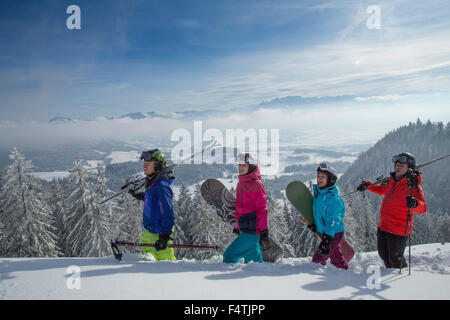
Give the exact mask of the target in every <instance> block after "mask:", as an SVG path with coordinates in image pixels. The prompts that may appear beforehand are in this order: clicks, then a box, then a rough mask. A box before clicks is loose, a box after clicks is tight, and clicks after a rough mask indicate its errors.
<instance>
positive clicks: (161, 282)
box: [0, 244, 450, 300]
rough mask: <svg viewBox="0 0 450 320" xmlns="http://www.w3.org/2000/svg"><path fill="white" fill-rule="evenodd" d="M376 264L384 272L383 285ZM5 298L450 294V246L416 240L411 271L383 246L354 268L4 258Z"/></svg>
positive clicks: (295, 262)
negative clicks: (395, 264) (390, 260)
mask: <svg viewBox="0 0 450 320" xmlns="http://www.w3.org/2000/svg"><path fill="white" fill-rule="evenodd" d="M70 266H76V268H75V269H74V270H75V271H77V268H79V269H78V271H80V276H81V277H79V278H77V273H76V272H74V271H73V270H71V269H70V268H69V267H70ZM371 266H372V267H371ZM370 268H374V270H378V271H379V272H380V286H379V288H376V287H374V286H375V285H376V282H375V279H376V272H375V273H374V272H373V271H371V270H370ZM368 271H369V272H368ZM78 280H79V281H78ZM78 284H79V288H78V287H77V285H78ZM368 285H369V286H368ZM0 299H169V300H178V299H188V300H192V299H194V300H197V299H201V300H216V299H225V300H239V299H243V300H247V299H265V300H278V299H283V300H291V299H295V300H304V299H450V247H449V245H448V244H446V245H441V244H426V245H419V246H413V247H412V274H411V276H408V270H407V269H403V271H402V273H401V274H399V271H398V270H393V269H386V268H384V267H382V262H381V260H380V258H379V257H378V255H377V253H376V252H368V253H357V254H356V255H355V258H354V259H353V260H352V261H351V262H350V267H349V270H347V271H344V270H338V269H336V268H334V267H333V266H332V265H330V264H327V265H326V266H319V265H317V264H314V263H312V262H311V258H289V259H283V260H281V261H279V262H277V263H263V264H258V263H249V264H247V265H245V264H240V263H238V264H223V263H222V262H221V256H217V257H215V258H212V259H209V260H207V261H194V260H181V261H178V262H156V261H153V259H151V258H149V257H143V256H142V255H139V254H124V260H123V261H122V262H118V261H116V260H115V259H114V258H113V257H107V258H0Z"/></svg>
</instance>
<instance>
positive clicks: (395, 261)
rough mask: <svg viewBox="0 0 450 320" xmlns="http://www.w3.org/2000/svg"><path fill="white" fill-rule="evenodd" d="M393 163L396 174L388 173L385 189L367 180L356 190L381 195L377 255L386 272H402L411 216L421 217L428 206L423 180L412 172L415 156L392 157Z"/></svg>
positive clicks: (411, 220)
mask: <svg viewBox="0 0 450 320" xmlns="http://www.w3.org/2000/svg"><path fill="white" fill-rule="evenodd" d="M392 162H393V163H394V164H395V172H391V178H390V180H389V182H388V184H387V185H374V186H370V185H371V184H372V182H371V181H369V180H366V181H363V182H362V183H361V184H360V185H359V186H358V188H357V190H358V191H364V190H369V191H371V192H373V193H376V194H379V195H384V198H383V202H382V203H381V207H380V221H379V225H378V229H377V248H378V254H379V256H380V258H381V259H382V260H383V261H384V264H385V266H386V268H397V269H401V268H404V267H407V263H406V260H405V258H404V256H403V255H404V251H405V248H406V240H407V238H408V237H409V236H410V235H411V232H412V229H413V220H414V212H416V213H418V214H423V213H425V212H426V210H427V206H426V203H425V198H424V193H423V190H422V187H421V183H422V177H421V175H420V172H419V171H416V170H414V169H415V165H416V161H415V158H414V156H413V155H412V154H410V153H408V152H403V153H400V154H398V155H395V156H394V157H392Z"/></svg>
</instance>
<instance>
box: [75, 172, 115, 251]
mask: <svg viewBox="0 0 450 320" xmlns="http://www.w3.org/2000/svg"><path fill="white" fill-rule="evenodd" d="M107 196H108V192H107V188H106V176H105V169H104V168H103V166H101V165H98V166H97V175H96V183H95V184H94V187H93V196H92V198H91V199H92V202H91V204H90V210H89V211H88V212H87V213H86V214H85V215H84V216H83V217H82V218H81V219H80V223H79V225H76V226H75V229H74V230H77V229H78V230H79V231H80V232H82V231H85V232H84V240H83V243H84V246H83V248H82V250H81V252H80V255H81V256H87V257H103V256H107V255H110V254H111V247H110V241H111V232H110V222H111V220H112V203H113V202H112V201H109V202H107V203H105V204H99V203H98V202H99V201H100V200H102V199H104V198H106V197H107ZM78 226H79V227H78Z"/></svg>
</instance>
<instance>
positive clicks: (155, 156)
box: [141, 149, 166, 172]
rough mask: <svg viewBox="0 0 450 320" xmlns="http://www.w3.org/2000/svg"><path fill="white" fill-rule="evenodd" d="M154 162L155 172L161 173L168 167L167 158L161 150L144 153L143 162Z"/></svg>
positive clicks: (142, 155) (142, 154)
mask: <svg viewBox="0 0 450 320" xmlns="http://www.w3.org/2000/svg"><path fill="white" fill-rule="evenodd" d="M142 159H143V160H144V161H149V162H150V161H154V162H155V171H157V172H158V171H161V170H162V169H163V168H164V167H165V166H166V156H165V155H164V153H162V152H161V151H159V149H152V150H148V151H142V153H141V160H142Z"/></svg>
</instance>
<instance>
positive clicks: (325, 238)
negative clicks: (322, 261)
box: [319, 233, 333, 256]
mask: <svg viewBox="0 0 450 320" xmlns="http://www.w3.org/2000/svg"><path fill="white" fill-rule="evenodd" d="M331 240H333V238H332V237H330V236H329V235H327V234H325V233H324V234H323V235H322V241H321V242H320V244H319V253H320V255H322V256H326V255H328V254H329V253H330V244H331Z"/></svg>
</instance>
